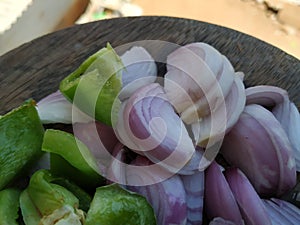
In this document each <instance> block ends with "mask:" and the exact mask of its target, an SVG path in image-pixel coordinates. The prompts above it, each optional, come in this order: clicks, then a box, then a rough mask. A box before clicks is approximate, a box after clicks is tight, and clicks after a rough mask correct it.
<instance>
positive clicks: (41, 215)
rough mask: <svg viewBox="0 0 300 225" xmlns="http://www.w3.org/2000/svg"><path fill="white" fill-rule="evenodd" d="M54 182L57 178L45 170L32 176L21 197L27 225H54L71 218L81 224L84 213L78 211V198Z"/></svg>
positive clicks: (23, 214)
mask: <svg viewBox="0 0 300 225" xmlns="http://www.w3.org/2000/svg"><path fill="white" fill-rule="evenodd" d="M54 180H56V177H55V176H53V175H52V174H51V173H50V172H49V171H48V170H44V169H42V170H38V171H37V172H35V173H34V174H33V175H32V177H31V179H30V182H29V185H28V187H27V188H26V189H25V190H24V191H23V192H22V193H21V196H20V207H21V211H22V216H23V220H24V222H25V224H26V225H52V224H54V223H52V222H53V221H56V222H57V221H59V220H61V219H67V218H69V217H70V218H71V219H72V221H77V223H76V224H81V223H80V221H81V220H83V218H82V217H83V212H82V211H81V210H79V209H78V206H79V200H78V198H77V197H76V196H75V195H74V194H73V193H72V192H70V191H69V190H67V189H66V188H64V187H62V186H60V185H57V184H55V183H53V181H54ZM65 224H66V225H67V224H69V225H71V224H73V223H65ZM74 224H75V223H74Z"/></svg>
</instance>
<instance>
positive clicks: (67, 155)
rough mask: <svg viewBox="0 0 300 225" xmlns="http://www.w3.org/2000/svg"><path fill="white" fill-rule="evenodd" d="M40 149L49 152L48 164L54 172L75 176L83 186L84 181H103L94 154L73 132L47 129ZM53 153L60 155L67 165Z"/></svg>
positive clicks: (97, 182) (90, 182)
mask: <svg viewBox="0 0 300 225" xmlns="http://www.w3.org/2000/svg"><path fill="white" fill-rule="evenodd" d="M42 150H43V151H45V152H50V153H51V165H50V166H51V171H53V172H54V173H55V174H61V175H63V176H66V177H67V178H70V179H72V178H76V177H77V179H76V181H77V182H79V183H78V185H79V186H81V187H84V186H85V184H84V182H89V185H92V184H94V185H96V184H98V185H100V184H102V183H103V182H104V178H103V177H102V176H101V175H100V170H99V168H98V166H97V162H96V160H95V158H94V156H93V155H92V154H91V152H90V150H89V149H88V147H87V146H86V145H85V144H84V143H82V142H81V141H80V140H79V139H77V138H76V137H75V136H74V135H73V134H70V133H67V132H65V131H61V130H54V129H47V130H46V131H45V135H44V140H43V144H42ZM55 155H57V156H60V157H62V158H63V159H64V160H65V161H67V162H68V164H69V165H68V164H66V163H64V162H62V160H61V159H60V157H57V156H55ZM77 171H78V172H77ZM92 186H93V185H92Z"/></svg>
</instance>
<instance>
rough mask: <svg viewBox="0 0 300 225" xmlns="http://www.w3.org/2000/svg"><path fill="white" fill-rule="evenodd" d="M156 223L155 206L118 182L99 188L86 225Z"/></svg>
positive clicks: (152, 224)
mask: <svg viewBox="0 0 300 225" xmlns="http://www.w3.org/2000/svg"><path fill="white" fill-rule="evenodd" d="M95 224H99V225H100V224H101V225H102V224H105V225H115V224H122V225H155V224H156V218H155V215H154V211H153V208H152V207H151V205H150V204H149V203H148V202H147V200H146V199H145V198H144V197H143V196H141V195H138V194H137V193H134V192H129V191H126V190H125V189H123V188H121V187H120V186H119V185H118V184H112V185H107V186H102V187H99V188H97V190H96V193H95V196H94V198H93V200H92V203H91V207H90V209H89V211H88V213H87V217H86V223H85V225H95Z"/></svg>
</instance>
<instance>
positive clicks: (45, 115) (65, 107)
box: [37, 91, 94, 124]
mask: <svg viewBox="0 0 300 225" xmlns="http://www.w3.org/2000/svg"><path fill="white" fill-rule="evenodd" d="M37 111H38V114H39V117H40V119H41V121H42V123H43V124H49V123H65V124H71V123H76V122H81V123H85V122H89V121H93V120H94V119H93V118H91V117H90V116H88V115H87V114H85V113H83V112H82V111H80V110H79V109H78V108H77V107H76V106H74V105H72V104H71V103H70V102H69V101H68V100H67V99H66V98H65V97H64V96H63V95H62V94H61V92H60V91H56V92H54V93H52V94H50V95H48V96H46V97H45V98H43V99H42V100H40V101H39V102H38V103H37Z"/></svg>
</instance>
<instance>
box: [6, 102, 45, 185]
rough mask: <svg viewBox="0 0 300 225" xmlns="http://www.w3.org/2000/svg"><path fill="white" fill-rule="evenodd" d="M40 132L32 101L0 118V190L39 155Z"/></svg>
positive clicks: (40, 127)
mask: <svg viewBox="0 0 300 225" xmlns="http://www.w3.org/2000/svg"><path fill="white" fill-rule="evenodd" d="M43 135H44V128H43V125H42V123H41V121H40V119H39V116H38V113H37V111H36V108H35V102H34V101H33V100H29V101H27V102H25V103H24V104H23V105H21V106H20V107H18V108H16V109H14V110H12V111H11V112H9V113H7V114H6V115H4V116H1V117H0V143H1V144H0V165H1V166H0V190H1V189H3V188H4V187H6V186H7V185H8V184H9V183H11V182H12V181H13V180H14V179H15V178H16V177H17V176H19V175H21V174H22V173H23V172H24V169H26V168H27V167H28V166H29V165H30V164H32V163H33V162H34V161H35V160H37V159H38V158H39V157H40V156H41V154H42V151H41V146H42V141H43Z"/></svg>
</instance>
